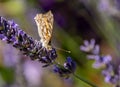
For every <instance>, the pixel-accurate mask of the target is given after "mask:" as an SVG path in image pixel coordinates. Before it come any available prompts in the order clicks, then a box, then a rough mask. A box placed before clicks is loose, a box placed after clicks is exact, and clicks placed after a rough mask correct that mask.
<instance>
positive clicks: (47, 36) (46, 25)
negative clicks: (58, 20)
mask: <svg viewBox="0 0 120 87" xmlns="http://www.w3.org/2000/svg"><path fill="white" fill-rule="evenodd" d="M34 19H35V22H36V24H37V26H38V33H39V36H40V38H41V40H40V41H41V42H42V44H43V46H44V47H45V48H47V47H48V44H49V42H50V41H51V36H52V30H53V14H52V13H51V11H49V12H47V13H46V14H37V15H36V16H35V18H34Z"/></svg>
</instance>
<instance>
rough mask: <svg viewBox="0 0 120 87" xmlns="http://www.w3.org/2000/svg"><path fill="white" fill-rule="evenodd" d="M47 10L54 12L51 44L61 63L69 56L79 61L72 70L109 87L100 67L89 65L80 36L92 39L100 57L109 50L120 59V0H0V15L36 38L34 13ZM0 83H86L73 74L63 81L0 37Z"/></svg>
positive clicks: (66, 86) (76, 86)
mask: <svg viewBox="0 0 120 87" xmlns="http://www.w3.org/2000/svg"><path fill="white" fill-rule="evenodd" d="M49 10H51V11H52V13H53V15H54V30H53V35H52V46H53V47H57V48H62V49H65V50H69V51H71V53H67V52H64V51H60V50H57V53H58V58H57V61H59V62H60V63H61V64H62V63H63V62H64V60H65V59H66V57H67V56H71V57H72V58H73V60H75V61H76V63H77V70H76V74H77V75H80V76H82V77H83V78H84V79H87V80H89V81H91V82H92V83H95V84H96V85H98V86H99V87H112V85H111V84H107V83H105V82H104V77H103V76H102V75H101V69H94V68H92V63H93V62H94V61H91V60H88V59H87V58H86V55H85V54H84V53H83V52H81V51H80V45H82V44H83V41H84V40H90V39H92V38H94V39H95V40H96V43H97V44H99V45H100V49H101V53H102V54H103V55H106V54H110V55H112V57H113V62H114V63H115V64H116V65H117V63H119V62H116V61H118V60H120V59H119V58H120V54H119V52H120V36H119V35H120V0H0V16H3V17H5V18H6V19H7V20H14V21H15V22H16V23H17V24H19V27H20V28H21V29H23V30H24V31H25V32H26V33H27V34H29V35H30V36H32V37H33V38H34V39H36V40H40V37H39V35H38V32H37V26H36V24H35V21H34V17H35V15H36V14H37V13H45V12H47V11H49ZM0 87H90V86H89V85H87V84H85V83H84V82H82V81H80V80H78V79H76V78H75V77H73V76H71V78H69V79H67V80H66V79H63V78H61V77H59V76H58V75H56V74H55V73H53V71H52V69H51V67H48V68H42V65H41V63H39V62H38V61H32V60H30V58H29V57H25V56H23V55H22V54H21V53H20V52H19V51H18V50H17V49H15V48H13V47H12V46H11V45H8V44H6V43H5V42H3V41H0Z"/></svg>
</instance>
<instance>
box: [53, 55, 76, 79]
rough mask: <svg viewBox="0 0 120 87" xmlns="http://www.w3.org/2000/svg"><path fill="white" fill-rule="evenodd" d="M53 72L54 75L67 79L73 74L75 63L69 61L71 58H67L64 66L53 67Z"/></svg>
mask: <svg viewBox="0 0 120 87" xmlns="http://www.w3.org/2000/svg"><path fill="white" fill-rule="evenodd" d="M53 70H54V72H55V73H58V74H59V76H61V77H65V78H68V77H69V75H70V74H73V73H74V72H75V70H76V63H75V62H74V61H73V60H72V59H71V57H67V59H66V61H65V63H64V66H62V65H55V66H54V68H53Z"/></svg>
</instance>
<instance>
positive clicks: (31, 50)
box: [0, 17, 57, 66]
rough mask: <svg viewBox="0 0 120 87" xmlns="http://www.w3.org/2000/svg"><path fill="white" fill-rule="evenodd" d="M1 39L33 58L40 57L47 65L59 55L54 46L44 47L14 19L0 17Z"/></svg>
mask: <svg viewBox="0 0 120 87" xmlns="http://www.w3.org/2000/svg"><path fill="white" fill-rule="evenodd" d="M0 39H1V40H4V41H6V42H7V43H8V44H12V45H13V47H15V48H17V49H19V50H20V51H22V53H23V54H24V55H26V56H29V57H30V58H31V59H32V60H35V59H38V60H39V61H40V62H41V63H44V64H45V66H48V65H50V64H52V62H53V61H54V60H55V59H56V57H57V54H56V50H55V49H54V48H52V49H51V50H47V49H46V48H43V47H42V43H41V42H40V41H37V40H34V39H33V38H32V37H30V36H29V35H27V34H26V33H25V32H24V31H23V30H21V29H20V28H19V27H18V24H16V23H15V22H14V21H7V20H6V19H4V18H3V17H0Z"/></svg>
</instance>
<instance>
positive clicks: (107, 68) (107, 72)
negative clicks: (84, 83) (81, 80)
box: [80, 39, 120, 87]
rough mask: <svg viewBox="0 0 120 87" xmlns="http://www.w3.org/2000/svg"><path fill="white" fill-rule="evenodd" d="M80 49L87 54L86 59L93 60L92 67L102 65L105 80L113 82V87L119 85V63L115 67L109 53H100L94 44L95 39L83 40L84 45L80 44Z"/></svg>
mask: <svg viewBox="0 0 120 87" xmlns="http://www.w3.org/2000/svg"><path fill="white" fill-rule="evenodd" d="M80 49H81V51H83V52H85V53H89V54H87V58H88V59H92V60H95V62H94V63H93V67H94V68H101V67H104V68H103V70H102V75H103V76H104V79H105V82H107V83H111V84H113V85H114V86H115V87H119V86H120V67H119V66H120V65H118V66H117V67H115V66H114V64H113V63H112V57H111V56H110V55H105V56H103V55H101V54H100V52H99V51H100V49H99V46H98V45H95V40H93V39H92V40H91V41H90V42H89V41H87V40H85V41H84V46H83V45H82V46H80Z"/></svg>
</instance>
